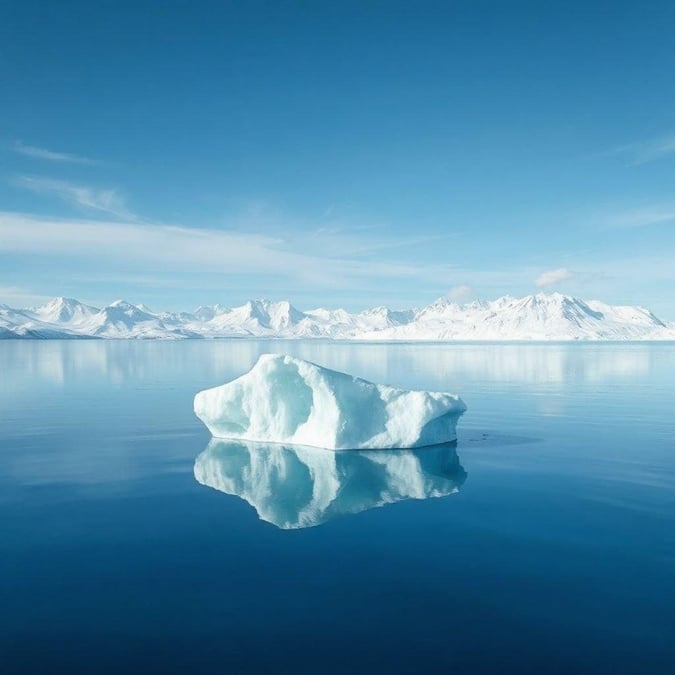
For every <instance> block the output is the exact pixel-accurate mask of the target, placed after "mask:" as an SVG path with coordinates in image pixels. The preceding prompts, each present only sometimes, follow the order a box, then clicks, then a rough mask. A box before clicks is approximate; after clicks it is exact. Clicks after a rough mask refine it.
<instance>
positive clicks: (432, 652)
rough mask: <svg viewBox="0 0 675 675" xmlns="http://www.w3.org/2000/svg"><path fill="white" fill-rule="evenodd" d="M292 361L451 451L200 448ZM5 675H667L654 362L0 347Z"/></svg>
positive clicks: (572, 351)
mask: <svg viewBox="0 0 675 675" xmlns="http://www.w3.org/2000/svg"><path fill="white" fill-rule="evenodd" d="M267 351H271V352H287V353H290V354H293V355H296V356H300V357H302V358H307V359H310V360H312V361H315V362H317V363H320V364H322V365H325V366H328V367H331V368H335V369H337V370H342V371H346V372H349V373H352V374H356V375H359V376H362V377H365V378H367V379H370V380H373V381H376V382H386V383H389V384H393V385H396V386H401V387H406V388H420V389H434V390H447V391H451V392H457V393H460V394H461V396H462V397H463V399H464V400H465V401H466V403H467V405H468V412H467V413H466V414H465V415H464V416H463V417H462V419H461V420H460V422H459V426H458V432H459V439H458V442H457V444H452V445H447V446H439V447H435V448H429V449H421V450H417V451H415V452H411V451H398V452H385V453H383V454H382V455H377V453H357V452H346V453H344V452H343V453H338V454H334V453H330V452H328V451H322V450H312V449H307V448H292V447H279V446H270V445H267V446H256V445H248V444H241V443H239V444H237V443H228V442H220V441H219V442H210V438H209V434H208V432H207V431H206V429H205V428H204V427H203V426H202V424H201V423H200V422H199V421H198V420H197V419H196V418H195V417H194V415H193V412H192V399H193V396H194V394H195V392H196V391H198V390H200V389H203V388H206V387H209V386H214V385H216V384H221V383H223V382H225V381H227V380H229V379H231V378H233V377H235V376H237V375H239V374H242V373H243V372H245V371H246V370H248V369H249V367H250V366H251V365H252V364H253V363H254V361H255V360H256V358H257V356H258V354H260V353H263V352H267ZM0 535H1V536H0V608H1V611H0V673H2V674H3V675H13V674H14V673H50V674H51V673H69V674H71V673H88V674H90V673H135V672H139V673H206V672H209V673H215V672H226V673H235V674H238V673H244V674H246V673H265V674H267V673H289V674H290V673H292V674H296V673H312V674H324V673H345V674H352V673H387V674H398V673H410V674H417V673H453V675H457V674H459V673H518V674H520V675H522V674H524V673H537V674H538V675H540V674H542V673H546V674H551V673H561V674H562V673H565V674H569V673H592V674H594V675H598V674H603V673H607V674H610V673H611V674H612V675H620V674H623V673H631V674H636V675H637V674H640V675H651V674H659V675H660V674H662V673H663V674H664V675H666V674H672V673H673V672H675V665H674V664H675V345H673V344H665V343H664V344H627V343H622V344H564V345H560V344H545V345H536V344H452V345H438V344H427V345H418V344H389V345H386V344H340V343H330V342H284V341H262V340H256V341H247V340H223V341H213V342H210V341H183V342H102V341H53V342H38V341H35V342H31V341H4V342H2V343H0Z"/></svg>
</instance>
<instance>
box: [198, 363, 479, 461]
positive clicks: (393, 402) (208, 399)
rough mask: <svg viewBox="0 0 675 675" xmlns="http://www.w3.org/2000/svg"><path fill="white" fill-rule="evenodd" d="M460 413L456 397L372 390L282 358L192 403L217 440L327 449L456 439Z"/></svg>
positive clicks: (461, 407) (366, 384) (416, 445)
mask: <svg viewBox="0 0 675 675" xmlns="http://www.w3.org/2000/svg"><path fill="white" fill-rule="evenodd" d="M465 410H466V405H465V404H464V401H462V399H461V398H459V396H457V395H455V394H449V393H444V392H428V391H408V390H405V389H397V388H395V387H390V386H387V385H382V384H374V383H373V382H368V381H367V380H363V379H361V378H359V377H353V376H352V375H348V374H346V373H340V372H337V371H334V370H330V369H328V368H323V367H322V366H319V365H317V364H315V363H311V362H310V361H304V360H302V359H298V358H294V357H291V356H287V355H282V354H263V355H261V356H260V357H259V359H258V361H257V363H256V364H255V365H254V366H253V368H251V370H250V371H249V372H248V373H246V374H244V375H242V376H241V377H238V378H237V379H235V380H232V381H231V382H228V383H226V384H223V385H221V386H219V387H214V388H212V389H206V390H204V391H200V392H199V393H198V394H197V395H196V396H195V399H194V411H195V414H196V415H197V417H199V419H200V420H201V421H202V422H204V424H205V425H206V427H207V428H208V430H209V431H210V432H211V435H212V436H214V437H216V438H229V439H236V440H244V441H254V442H264V443H286V444H294V445H308V446H312V447H319V448H327V449H330V450H352V449H353V450H374V449H392V448H419V447H423V446H427V445H437V444H440V443H447V442H449V441H454V440H456V438H457V432H456V426H457V421H458V419H459V417H460V416H461V415H462V413H464V411H465Z"/></svg>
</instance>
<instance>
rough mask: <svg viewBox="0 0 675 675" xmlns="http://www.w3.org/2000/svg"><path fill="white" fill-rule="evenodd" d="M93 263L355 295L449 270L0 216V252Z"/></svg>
mask: <svg viewBox="0 0 675 675" xmlns="http://www.w3.org/2000/svg"><path fill="white" fill-rule="evenodd" d="M2 251H4V252H12V253H16V254H31V253H34V254H41V255H49V256H51V257H64V256H67V257H69V258H72V257H78V258H80V259H84V260H88V261H90V262H91V261H95V262H96V265H97V268H98V270H99V271H100V272H103V273H105V272H106V271H108V272H110V271H111V270H112V271H118V270H120V269H121V268H124V269H125V270H129V269H135V270H142V271H143V272H144V273H147V272H153V273H154V272H159V273H161V274H163V275H166V276H168V275H170V274H171V273H172V272H175V271H176V270H179V272H180V273H181V274H188V273H192V274H199V273H218V274H221V275H223V276H224V277H231V276H233V275H253V276H258V277H262V276H264V277H275V278H278V279H281V278H283V279H285V280H286V281H288V280H292V281H295V282H298V283H301V284H303V285H306V284H314V285H317V286H320V287H322V288H332V287H336V286H339V287H341V288H345V287H352V288H359V287H361V285H362V284H363V280H364V279H371V280H373V279H379V280H391V279H399V280H415V281H423V282H426V283H436V282H437V281H438V279H440V278H443V277H447V275H448V274H450V273H452V271H453V270H452V269H451V268H450V266H448V265H445V264H443V265H418V264H415V263H414V262H400V261H383V260H379V261H377V260H369V261H368V262H367V263H364V261H363V260H359V259H354V258H350V257H345V256H344V255H341V253H342V252H340V251H334V250H330V249H325V248H324V249H323V250H322V251H320V252H316V251H308V250H307V249H306V247H304V246H303V244H302V242H300V243H298V242H295V243H294V245H293V246H292V247H290V246H289V244H288V242H286V241H285V240H284V239H282V238H279V237H275V236H273V235H267V234H255V233H250V232H240V231H236V230H227V229H204V228H188V227H183V226H177V225H166V224H148V223H141V222H128V221H119V222H112V221H96V220H60V219H54V218H42V217H38V216H31V215H26V214H19V213H7V212H5V213H3V212H0V252H2Z"/></svg>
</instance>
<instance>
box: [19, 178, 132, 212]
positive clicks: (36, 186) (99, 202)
mask: <svg viewBox="0 0 675 675" xmlns="http://www.w3.org/2000/svg"><path fill="white" fill-rule="evenodd" d="M14 182H15V184H16V185H19V186H20V187H23V188H26V189H28V190H32V191H33V192H36V193H38V194H46V195H53V196H55V197H58V198H59V199H61V200H63V201H65V202H67V203H69V204H72V205H73V206H77V207H78V208H80V209H84V210H88V211H99V212H101V213H105V214H107V215H111V216H116V217H117V218H124V219H128V220H137V218H136V216H135V215H134V214H133V213H132V212H131V211H130V210H129V209H128V208H127V206H126V203H125V200H124V198H123V197H122V195H120V193H119V192H118V191H117V190H115V189H100V188H92V187H89V186H86V185H77V184H75V183H70V182H68V181H64V180H56V179H53V178H41V177H36V176H18V177H17V178H16V179H15V181H14Z"/></svg>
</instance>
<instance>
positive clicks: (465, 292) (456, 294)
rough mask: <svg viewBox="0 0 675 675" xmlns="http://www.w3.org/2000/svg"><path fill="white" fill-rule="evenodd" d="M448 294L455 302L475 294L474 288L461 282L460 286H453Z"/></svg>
mask: <svg viewBox="0 0 675 675" xmlns="http://www.w3.org/2000/svg"><path fill="white" fill-rule="evenodd" d="M446 295H447V296H448V298H449V299H450V300H452V301H453V302H462V301H463V300H468V299H469V298H470V297H471V296H472V295H474V290H473V288H472V287H471V286H469V285H467V284H460V285H459V286H453V287H452V288H451V289H450V290H449V291H448V292H447V294H446Z"/></svg>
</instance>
